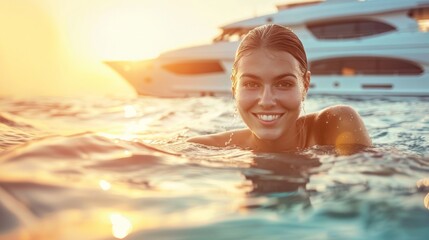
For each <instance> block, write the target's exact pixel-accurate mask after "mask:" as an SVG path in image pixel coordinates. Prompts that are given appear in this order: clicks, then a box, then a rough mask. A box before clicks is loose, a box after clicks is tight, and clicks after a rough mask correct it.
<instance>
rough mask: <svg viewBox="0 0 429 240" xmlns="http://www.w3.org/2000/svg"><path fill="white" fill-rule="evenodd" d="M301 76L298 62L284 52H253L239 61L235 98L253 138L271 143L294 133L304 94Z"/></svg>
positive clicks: (259, 50) (260, 50)
mask: <svg viewBox="0 0 429 240" xmlns="http://www.w3.org/2000/svg"><path fill="white" fill-rule="evenodd" d="M302 75H303V74H302V72H301V71H300V69H299V63H298V61H297V60H296V59H295V58H294V57H293V56H292V55H291V54H289V53H287V52H284V51H272V50H268V49H256V50H253V51H252V52H250V53H249V54H247V55H244V56H243V57H242V58H241V59H240V60H239V62H238V64H237V74H236V81H237V83H236V85H235V89H234V96H235V100H236V103H237V108H238V112H239V113H240V116H241V118H242V119H243V121H244V122H245V124H246V125H247V126H248V127H249V129H250V130H251V131H252V132H253V133H254V135H256V137H258V138H259V139H261V140H271V141H272V140H277V139H280V138H281V137H286V136H288V135H290V134H294V133H295V132H296V129H295V126H296V121H297V119H298V117H299V115H300V111H301V102H302V100H303V99H304V96H305V94H306V89H305V90H304V87H303V85H304V84H303V76H302ZM308 77H309V76H308Z"/></svg>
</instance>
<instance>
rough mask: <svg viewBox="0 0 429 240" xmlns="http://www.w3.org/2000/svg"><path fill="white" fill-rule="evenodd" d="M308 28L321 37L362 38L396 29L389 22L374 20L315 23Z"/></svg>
mask: <svg viewBox="0 0 429 240" xmlns="http://www.w3.org/2000/svg"><path fill="white" fill-rule="evenodd" d="M308 29H309V30H310V31H311V33H312V34H313V35H314V36H315V37H317V38H319V39H345V38H360V37H365V36H371V35H376V34H380V33H384V32H389V31H394V30H395V28H394V27H393V26H391V25H389V24H386V23H382V22H377V21H373V20H352V21H341V22H325V23H314V24H309V25H308Z"/></svg>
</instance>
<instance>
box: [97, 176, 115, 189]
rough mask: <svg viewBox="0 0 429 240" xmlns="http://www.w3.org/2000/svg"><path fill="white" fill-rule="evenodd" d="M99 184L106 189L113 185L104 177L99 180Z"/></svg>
mask: <svg viewBox="0 0 429 240" xmlns="http://www.w3.org/2000/svg"><path fill="white" fill-rule="evenodd" d="M98 185H99V186H100V188H101V189H102V190H104V191H108V190H110V188H111V187H112V185H111V184H110V183H109V182H108V181H106V180H103V179H102V180H100V181H99V182H98Z"/></svg>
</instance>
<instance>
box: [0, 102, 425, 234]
mask: <svg viewBox="0 0 429 240" xmlns="http://www.w3.org/2000/svg"><path fill="white" fill-rule="evenodd" d="M428 100H429V98H405V97H402V98H394V97H389V98H387V97H386V98H382V97H377V98H376V97H360V98H345V97H328V96H310V97H309V98H308V99H307V101H306V103H305V106H306V112H307V113H309V112H313V111H317V110H320V109H322V108H324V107H327V106H330V105H333V104H348V105H351V106H353V107H354V108H355V109H356V110H357V111H358V112H359V113H360V114H361V116H362V117H363V119H364V122H365V124H366V126H367V128H368V131H369V133H370V135H371V137H372V139H373V142H374V147H373V148H369V149H366V150H365V151H363V152H361V153H358V154H354V155H351V156H337V155H336V154H335V151H333V149H332V148H331V147H328V146H319V147H313V148H310V149H306V150H304V151H301V152H294V153H276V154H266V153H253V152H250V151H246V150H240V149H218V148H210V147H204V146H199V145H196V144H190V143H186V142H185V140H186V139H187V138H188V137H190V136H195V135H199V134H207V133H215V132H219V131H224V130H229V129H233V128H238V127H242V126H243V124H242V122H241V121H240V120H239V119H238V117H237V116H236V114H235V111H234V106H233V104H232V100H231V99H229V98H226V97H225V98H210V97H204V98H185V99H164V98H152V97H140V98H133V99H119V98H81V99H74V98H33V99H14V98H2V99H0V110H1V112H0V151H1V152H0V217H1V219H0V239H112V238H126V239H389V240H390V239H401V240H402V239H422V240H423V239H427V236H429V225H428V224H429V209H428V208H429V195H428V193H429V152H428V149H429V114H428V112H427V111H428V109H429V101H428Z"/></svg>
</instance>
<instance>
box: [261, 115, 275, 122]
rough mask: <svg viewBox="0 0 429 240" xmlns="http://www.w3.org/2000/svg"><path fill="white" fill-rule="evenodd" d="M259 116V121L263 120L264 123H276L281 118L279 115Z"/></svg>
mask: <svg viewBox="0 0 429 240" xmlns="http://www.w3.org/2000/svg"><path fill="white" fill-rule="evenodd" d="M257 116H258V118H259V119H261V120H262V121H266V122H271V121H274V120H276V119H277V118H279V117H280V115H279V114H275V115H266V114H258V115H257Z"/></svg>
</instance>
